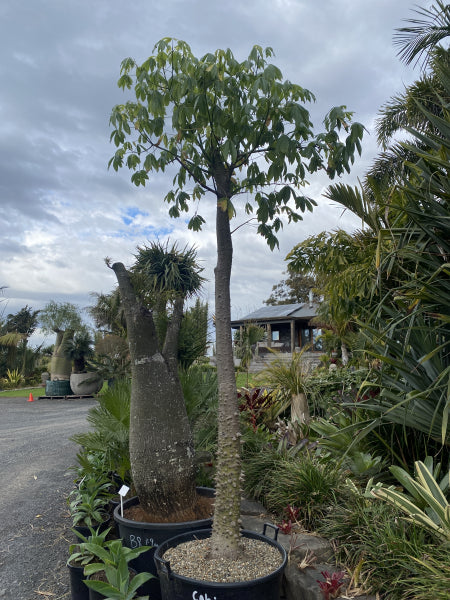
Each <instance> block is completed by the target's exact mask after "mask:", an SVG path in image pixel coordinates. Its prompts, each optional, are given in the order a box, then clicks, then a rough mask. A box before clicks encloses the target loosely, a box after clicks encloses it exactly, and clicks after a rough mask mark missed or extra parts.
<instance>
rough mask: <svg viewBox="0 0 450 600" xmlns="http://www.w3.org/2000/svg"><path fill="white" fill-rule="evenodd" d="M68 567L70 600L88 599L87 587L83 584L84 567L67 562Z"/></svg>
mask: <svg viewBox="0 0 450 600" xmlns="http://www.w3.org/2000/svg"><path fill="white" fill-rule="evenodd" d="M67 566H68V568H69V581H70V598H71V600H89V588H88V587H87V586H86V585H85V583H84V580H85V579H86V577H85V575H84V567H82V566H81V565H76V564H75V565H74V564H71V563H69V562H68V563H67Z"/></svg>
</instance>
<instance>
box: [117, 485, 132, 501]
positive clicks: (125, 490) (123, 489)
mask: <svg viewBox="0 0 450 600" xmlns="http://www.w3.org/2000/svg"><path fill="white" fill-rule="evenodd" d="M129 491H130V488H129V487H128V486H127V485H123V486H122V487H121V488H120V490H119V496H122V498H123V497H124V496H126V495H127V494H128V492H129Z"/></svg>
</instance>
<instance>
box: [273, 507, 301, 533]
mask: <svg viewBox="0 0 450 600" xmlns="http://www.w3.org/2000/svg"><path fill="white" fill-rule="evenodd" d="M284 512H285V514H286V518H285V519H283V520H282V521H281V523H279V524H278V527H279V528H280V529H281V533H285V534H286V535H289V534H290V533H291V532H292V527H293V526H294V525H295V523H296V522H297V517H298V513H299V512H300V509H299V508H297V507H296V506H291V505H290V504H288V505H287V506H286V508H285V509H284Z"/></svg>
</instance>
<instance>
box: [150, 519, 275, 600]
mask: <svg viewBox="0 0 450 600" xmlns="http://www.w3.org/2000/svg"><path fill="white" fill-rule="evenodd" d="M271 527H273V526H272V525H271ZM265 532H266V525H264V530H263V534H262V535H261V534H259V533H255V532H253V531H246V530H244V531H241V535H242V536H244V537H247V538H253V539H257V540H260V541H264V542H266V543H267V544H271V545H272V546H275V547H276V548H277V549H278V550H279V552H280V560H281V564H280V566H279V567H278V568H277V569H276V570H275V571H273V572H272V573H270V574H269V575H266V576H265V577H259V578H258V579H252V580H250V581H241V582H236V583H216V582H207V581H198V580H196V579H191V578H189V577H183V576H181V575H177V573H175V572H174V571H172V569H171V568H170V563H169V562H168V561H166V560H164V553H165V552H166V551H167V550H168V549H169V548H173V547H175V546H178V545H179V544H182V543H184V542H190V541H192V540H194V539H205V538H208V537H210V536H211V530H210V529H209V530H204V529H203V530H200V531H191V532H190V533H186V534H184V535H178V536H176V537H173V538H171V539H170V540H167V541H166V542H164V543H163V544H161V545H160V546H159V547H158V548H157V550H156V552H155V557H154V559H155V564H156V569H157V573H158V577H159V583H160V586H161V598H162V600H278V599H279V597H280V590H281V581H282V578H283V571H284V567H285V566H286V562H287V554H286V550H285V549H284V548H283V546H281V544H279V543H278V542H277V541H276V538H277V536H278V528H275V537H274V539H271V538H269V537H267V536H266V535H265Z"/></svg>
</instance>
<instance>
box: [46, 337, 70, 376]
mask: <svg viewBox="0 0 450 600" xmlns="http://www.w3.org/2000/svg"><path fill="white" fill-rule="evenodd" d="M73 334H74V331H73V329H66V331H62V330H61V329H58V330H57V331H56V342H55V346H54V350H53V355H52V360H51V362H50V373H51V380H52V381H61V380H68V379H70V373H71V372H72V360H71V359H70V358H69V357H68V356H67V355H66V353H65V351H64V347H65V344H66V342H67V341H68V340H71V339H72V338H73Z"/></svg>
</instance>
